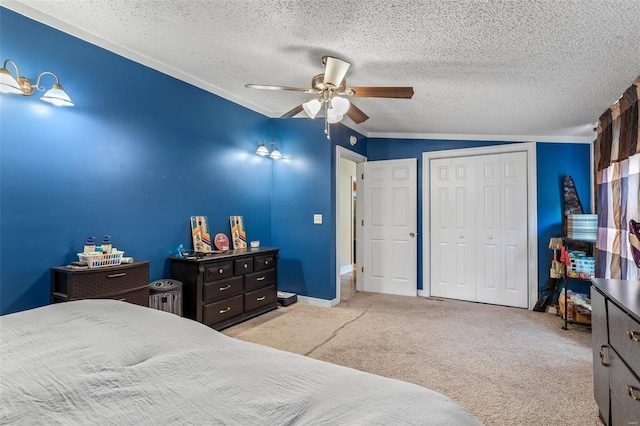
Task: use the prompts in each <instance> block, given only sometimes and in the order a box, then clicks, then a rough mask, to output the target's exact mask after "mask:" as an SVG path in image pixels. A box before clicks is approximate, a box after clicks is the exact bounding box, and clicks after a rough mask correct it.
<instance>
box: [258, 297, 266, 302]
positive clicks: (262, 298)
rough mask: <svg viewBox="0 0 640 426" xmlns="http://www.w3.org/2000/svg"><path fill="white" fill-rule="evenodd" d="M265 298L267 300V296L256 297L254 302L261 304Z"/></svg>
mask: <svg viewBox="0 0 640 426" xmlns="http://www.w3.org/2000/svg"><path fill="white" fill-rule="evenodd" d="M266 298H267V296H262V297H258V298H257V299H256V300H257V301H258V302H262V301H263V300H264V299H266Z"/></svg>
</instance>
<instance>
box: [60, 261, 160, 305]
mask: <svg viewBox="0 0 640 426" xmlns="http://www.w3.org/2000/svg"><path fill="white" fill-rule="evenodd" d="M80 299H116V300H123V301H125V302H129V303H134V304H136V305H142V306H149V262H148V261H135V262H133V263H129V264H123V265H118V266H107V267H104V268H91V269H72V268H68V267H66V266H57V267H55V268H51V303H56V302H67V301H70V300H80Z"/></svg>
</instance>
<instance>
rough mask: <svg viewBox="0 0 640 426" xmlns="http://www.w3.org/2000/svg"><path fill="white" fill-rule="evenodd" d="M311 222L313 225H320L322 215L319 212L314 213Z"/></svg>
mask: <svg viewBox="0 0 640 426" xmlns="http://www.w3.org/2000/svg"><path fill="white" fill-rule="evenodd" d="M313 223H314V224H315V225H322V215H321V214H314V215H313Z"/></svg>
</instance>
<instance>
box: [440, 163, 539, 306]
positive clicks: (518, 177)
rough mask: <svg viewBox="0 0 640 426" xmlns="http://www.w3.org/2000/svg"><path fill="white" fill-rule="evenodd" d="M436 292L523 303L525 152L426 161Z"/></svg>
mask: <svg viewBox="0 0 640 426" xmlns="http://www.w3.org/2000/svg"><path fill="white" fill-rule="evenodd" d="M429 170H430V175H429V181H430V183H429V185H430V187H429V190H430V197H429V208H430V232H431V243H430V244H431V247H430V253H431V262H430V274H431V277H430V278H431V279H430V282H431V295H432V296H439V297H447V298H453V299H461V300H470V301H476V302H484V303H492V304H497V305H507V306H515V307H522V308H526V307H527V305H528V285H527V283H528V268H527V265H528V257H527V252H528V240H527V235H528V232H527V229H528V227H527V214H528V207H527V199H528V197H527V190H528V184H527V176H528V173H527V153H526V152H523V151H520V152H510V153H500V154H487V155H475V156H465V157H452V158H434V159H431V160H430V164H429Z"/></svg>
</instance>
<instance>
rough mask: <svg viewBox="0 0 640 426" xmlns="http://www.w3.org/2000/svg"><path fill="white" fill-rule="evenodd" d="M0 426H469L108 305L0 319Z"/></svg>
mask: <svg viewBox="0 0 640 426" xmlns="http://www.w3.org/2000/svg"><path fill="white" fill-rule="evenodd" d="M0 354H1V357H0V362H1V364H0V424H3V425H5V424H29V425H34V424H41V425H52V424H64V425H73V424H83V425H86V424H114V425H124V424H132V425H145V424H146V425H168V424H171V425H187V424H192V425H220V424H224V425H228V424H233V425H245V426H248V425H293V424H298V425H315V424H323V425H374V424H379V425H401V424H411V425H429V424H439V425H463V424H480V423H479V422H478V421H477V420H476V419H475V418H474V417H473V416H472V415H471V414H470V413H469V412H468V411H466V410H465V409H464V408H462V407H461V406H459V405H457V404H456V403H454V402H453V401H451V400H450V399H449V398H447V397H445V396H443V395H441V394H439V393H436V392H433V391H430V390H428V389H425V388H423V387H420V386H417V385H414V384H410V383H405V382H401V381H398V380H392V379H388V378H383V377H380V376H375V375H372V374H368V373H363V372H360V371H356V370H353V369H350V368H346V367H341V366H337V365H333V364H329V363H325V362H321V361H317V360H314V359H311V358H307V357H304V356H300V355H295V354H291V353H287V352H283V351H279V350H275V349H272V348H268V347H264V346H260V345H256V344H252V343H247V342H243V341H239V340H236V339H233V338H230V337H227V336H224V335H223V334H220V333H218V332H216V331H214V330H212V329H210V328H208V327H206V326H203V325H202V324H199V323H197V322H195V321H192V320H189V319H185V318H180V317H178V316H176V315H173V314H169V313H165V312H161V311H155V310H152V309H147V308H142V307H139V306H134V305H131V304H128V303H124V302H116V301H110V300H84V301H77V302H67V303H59V304H55V305H51V306H45V307H42V308H37V309H33V310H30V311H25V312H19V313H15V314H11V315H6V316H3V317H0Z"/></svg>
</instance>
